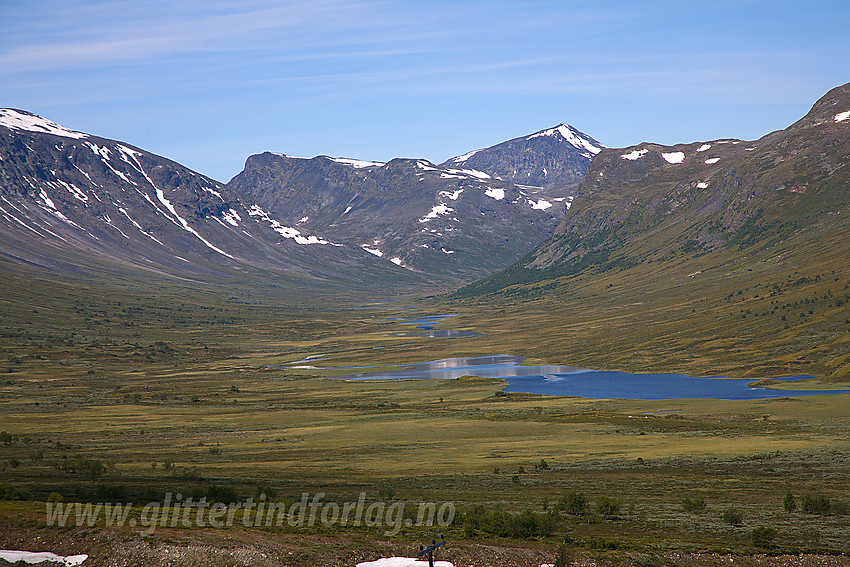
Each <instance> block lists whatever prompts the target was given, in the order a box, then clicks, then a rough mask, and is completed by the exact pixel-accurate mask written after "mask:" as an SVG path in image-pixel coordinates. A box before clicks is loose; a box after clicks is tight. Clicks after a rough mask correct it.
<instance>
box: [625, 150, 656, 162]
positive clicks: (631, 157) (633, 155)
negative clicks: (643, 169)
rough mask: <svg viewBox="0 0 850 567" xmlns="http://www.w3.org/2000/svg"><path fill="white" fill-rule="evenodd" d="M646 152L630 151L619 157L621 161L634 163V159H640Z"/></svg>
mask: <svg viewBox="0 0 850 567" xmlns="http://www.w3.org/2000/svg"><path fill="white" fill-rule="evenodd" d="M648 151H649V150H632V151H630V152H629V153H627V154H623V155H621V156H620V157H621V158H623V159H627V160H631V161H635V160H636V159H640V158H642V157H643V155H644V154H645V153H646V152H648Z"/></svg>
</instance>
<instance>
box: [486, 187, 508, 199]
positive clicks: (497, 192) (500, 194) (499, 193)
mask: <svg viewBox="0 0 850 567" xmlns="http://www.w3.org/2000/svg"><path fill="white" fill-rule="evenodd" d="M484 194H485V195H487V196H488V197H491V198H493V199H496V200H497V201H501V200H502V199H504V198H505V190H504V189H501V188H499V189H485V190H484Z"/></svg>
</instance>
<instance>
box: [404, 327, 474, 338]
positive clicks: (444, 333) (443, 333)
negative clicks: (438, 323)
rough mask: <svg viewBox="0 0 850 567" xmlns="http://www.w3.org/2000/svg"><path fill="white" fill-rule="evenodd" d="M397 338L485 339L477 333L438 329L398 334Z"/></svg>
mask: <svg viewBox="0 0 850 567" xmlns="http://www.w3.org/2000/svg"><path fill="white" fill-rule="evenodd" d="M396 336H397V337H427V338H430V339H461V338H464V337H483V336H484V335H482V334H481V333H476V332H475V331H466V330H464V331H458V330H457V329H437V330H436V331H422V332H418V333H398V334H397V335H396Z"/></svg>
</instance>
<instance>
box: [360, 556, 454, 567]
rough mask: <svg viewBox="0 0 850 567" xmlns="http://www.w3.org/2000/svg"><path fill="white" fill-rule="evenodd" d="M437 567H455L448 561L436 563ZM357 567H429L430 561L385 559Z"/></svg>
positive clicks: (398, 558) (401, 558)
mask: <svg viewBox="0 0 850 567" xmlns="http://www.w3.org/2000/svg"><path fill="white" fill-rule="evenodd" d="M434 566H435V567H454V565H453V564H452V563H450V562H448V561H434ZM357 567H428V561H427V560H425V561H423V560H421V559H413V558H410V557H383V558H381V559H378V560H377V561H366V562H364V563H358V564H357Z"/></svg>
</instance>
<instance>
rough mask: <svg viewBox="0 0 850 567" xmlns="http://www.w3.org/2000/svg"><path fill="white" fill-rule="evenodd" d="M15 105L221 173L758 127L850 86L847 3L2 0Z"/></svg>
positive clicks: (3, 66) (734, 133) (6, 67)
mask: <svg viewBox="0 0 850 567" xmlns="http://www.w3.org/2000/svg"><path fill="white" fill-rule="evenodd" d="M0 21H2V22H3V24H2V27H3V31H2V33H0V107H13V108H22V109H25V110H29V111H31V112H35V113H37V114H40V115H42V116H45V117H47V118H50V119H52V120H55V121H56V122H59V123H60V124H63V125H65V126H68V127H70V128H74V129H77V130H82V131H85V132H89V133H92V134H97V135H100V136H103V137H108V138H114V139H118V140H122V141H125V142H128V143H130V144H134V145H136V146H139V147H141V148H144V149H146V150H150V151H153V152H155V153H158V154H161V155H164V156H166V157H169V158H171V159H173V160H175V161H178V162H180V163H183V164H184V165H187V166H189V167H191V168H193V169H195V170H197V171H199V172H201V173H204V174H207V175H209V176H211V177H213V178H215V179H218V180H221V181H228V180H229V179H230V178H231V177H232V176H233V175H235V174H237V173H238V172H239V171H240V170H241V169H242V166H243V164H244V161H245V158H247V157H248V156H249V155H251V154H254V153H259V152H262V151H266V150H269V151H275V152H282V153H285V154H288V155H293V156H301V157H311V156H313V155H318V154H327V155H331V156H339V157H354V158H360V159H368V160H380V161H385V160H388V159H390V158H392V157H424V158H427V159H430V160H431V161H434V162H441V161H443V160H445V159H447V158H449V157H452V156H454V155H458V154H462V153H465V152H467V151H469V150H473V149H477V148H480V147H485V146H489V145H493V144H496V143H498V142H501V141H504V140H507V139H510V138H513V137H517V136H521V135H523V134H528V133H532V132H535V131H537V130H542V129H544V128H548V127H551V126H554V125H556V124H558V123H560V122H566V123H569V124H572V125H573V126H575V127H577V128H578V129H580V130H582V131H583V132H585V133H587V134H589V135H590V136H593V137H594V138H596V139H597V140H599V141H600V142H602V143H603V144H606V145H608V146H612V147H620V146H627V145H631V144H636V143H639V142H642V141H653V142H658V143H663V144H673V143H677V142H691V141H702V140H709V139H714V138H720V137H738V138H744V139H753V138H758V137H760V136H762V135H764V134H766V133H768V132H770V131H772V130H776V129H780V128H784V127H785V126H787V125H788V124H790V123H792V122H794V121H795V120H797V119H798V118H799V117H801V116H802V115H803V114H805V113H806V112H807V111H808V109H809V108H810V107H811V105H812V104H813V103H814V102H815V100H816V99H817V98H819V97H820V96H821V95H823V94H824V93H825V92H826V91H828V90H829V89H830V88H832V87H835V86H838V85H840V84H843V83H846V82H848V81H850V28H848V25H850V2H847V0H826V1H818V0H810V1H808V2H800V1H790V2H789V1H783V0H769V1H768V0H734V1H710V0H704V1H701V2H689V1H686V0H678V1H676V2H668V1H657V2H656V1H652V0H647V1H643V2H638V1H619V0H616V1H615V0H612V1H605V0H598V1H569V0H567V1H535V0H531V1H523V2H519V1H514V2H510V1H499V0H453V1H451V2H448V1H443V0H434V1H431V2H414V1H404V0H398V1H382V0H362V1H338V0H311V1H299V0H295V1H288V0H281V1H268V0H235V1H228V2H222V1H218V0H203V1H196V0H185V1H184V0H170V1H163V0H150V1H138V0H133V1H124V0H117V1H75V0H62V1H59V0H28V1H26V2H15V1H13V0H0Z"/></svg>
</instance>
